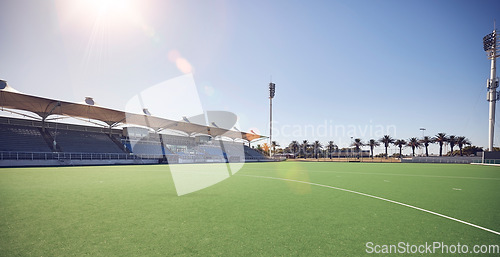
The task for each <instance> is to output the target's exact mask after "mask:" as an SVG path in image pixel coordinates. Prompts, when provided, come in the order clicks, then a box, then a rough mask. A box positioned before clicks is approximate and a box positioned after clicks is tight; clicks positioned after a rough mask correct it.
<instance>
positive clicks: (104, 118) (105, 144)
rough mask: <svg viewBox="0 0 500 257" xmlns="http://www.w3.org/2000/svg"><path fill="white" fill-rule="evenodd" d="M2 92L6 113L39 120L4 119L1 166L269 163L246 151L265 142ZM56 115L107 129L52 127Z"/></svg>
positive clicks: (0, 100)
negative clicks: (254, 143) (260, 142)
mask: <svg viewBox="0 0 500 257" xmlns="http://www.w3.org/2000/svg"><path fill="white" fill-rule="evenodd" d="M0 82H3V81H0ZM0 89H1V90H0V107H1V108H2V109H1V110H2V111H7V112H10V113H16V114H19V111H25V112H28V113H33V114H36V115H33V116H31V115H24V116H27V117H29V118H31V119H26V118H23V119H20V118H13V117H0V166H32V165H36V166H45V165H95V164H146V163H148V164H149V163H202V162H245V161H266V160H268V159H267V158H266V157H264V156H263V155H262V154H260V153H259V152H257V151H256V150H254V149H251V148H250V147H249V146H247V145H246V143H249V142H251V141H252V140H259V139H261V138H264V137H263V136H260V135H255V134H249V133H244V132H239V131H234V130H229V129H225V128H219V127H212V126H203V125H200V124H194V123H189V122H184V121H172V120H167V119H163V118H159V117H154V116H148V115H139V114H132V113H126V112H121V111H116V110H111V109H107V108H103V107H97V106H93V105H86V104H78V103H70V102H63V101H58V100H53V99H48V98H42V97H35V96H29V95H25V94H21V93H19V92H17V91H15V90H13V89H12V88H10V87H9V86H8V85H6V83H5V82H4V84H3V87H0ZM53 115H56V116H66V117H77V118H83V119H85V120H89V121H90V120H95V121H100V122H104V123H105V124H107V126H105V125H103V126H102V127H98V126H95V125H94V126H90V125H79V124H66V123H60V122H54V121H49V120H48V119H47V118H48V117H49V116H53ZM92 123H93V124H97V123H96V122H92ZM210 124H212V122H210ZM172 132H176V133H177V134H179V133H180V134H183V136H179V135H173V134H174V133H172Z"/></svg>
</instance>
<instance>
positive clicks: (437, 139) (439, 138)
mask: <svg viewBox="0 0 500 257" xmlns="http://www.w3.org/2000/svg"><path fill="white" fill-rule="evenodd" d="M433 141H434V142H436V143H438V144H439V156H443V144H444V143H446V142H448V137H446V133H438V134H437V135H436V136H435V137H434V139H433Z"/></svg>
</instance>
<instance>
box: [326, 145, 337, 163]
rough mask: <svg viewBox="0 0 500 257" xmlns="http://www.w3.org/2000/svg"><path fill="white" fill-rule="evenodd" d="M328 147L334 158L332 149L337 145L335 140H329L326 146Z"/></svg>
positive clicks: (330, 154)
mask: <svg viewBox="0 0 500 257" xmlns="http://www.w3.org/2000/svg"><path fill="white" fill-rule="evenodd" d="M326 147H327V148H328V154H329V156H330V159H331V158H332V150H333V149H335V148H336V147H337V145H335V143H333V141H328V145H327V146H326Z"/></svg>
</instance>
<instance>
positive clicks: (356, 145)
mask: <svg viewBox="0 0 500 257" xmlns="http://www.w3.org/2000/svg"><path fill="white" fill-rule="evenodd" d="M364 145H365V144H363V142H362V141H361V138H356V139H354V142H353V143H352V145H351V146H354V148H355V149H356V153H358V158H359V150H361V147H362V146H364Z"/></svg>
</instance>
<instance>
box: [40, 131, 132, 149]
mask: <svg viewBox="0 0 500 257" xmlns="http://www.w3.org/2000/svg"><path fill="white" fill-rule="evenodd" d="M49 132H50V134H51V135H52V137H53V138H54V139H55V141H56V142H57V144H59V146H60V147H61V149H62V151H63V152H75V153H124V152H123V151H122V150H121V149H120V148H119V147H118V146H117V145H116V144H115V143H114V142H113V141H112V140H111V138H109V136H108V135H106V134H105V133H99V132H89V131H75V130H64V129H49Z"/></svg>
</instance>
